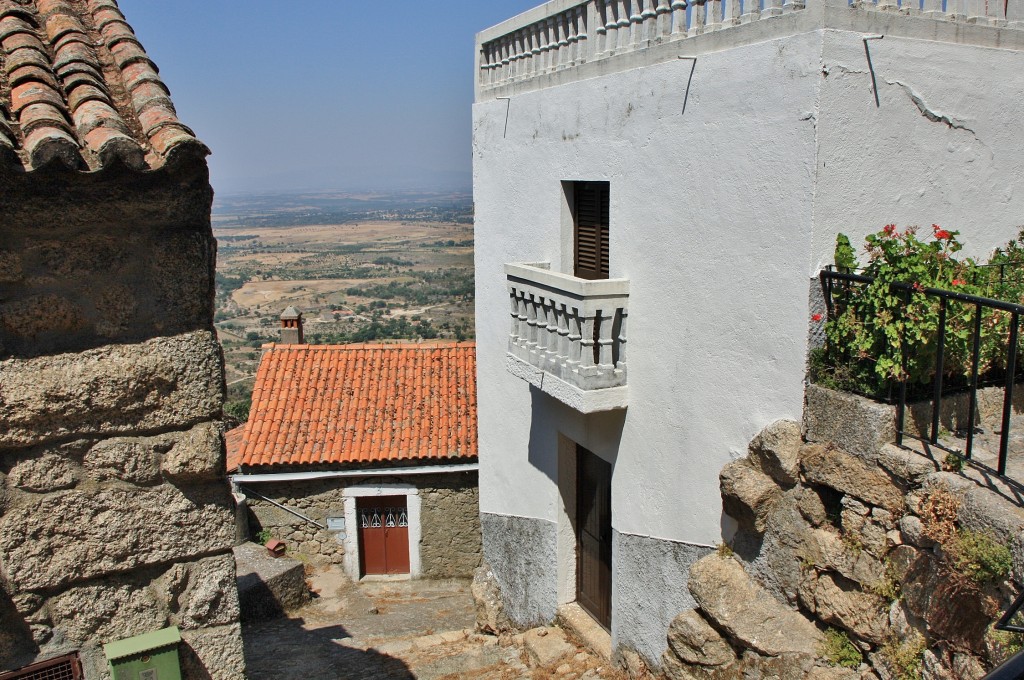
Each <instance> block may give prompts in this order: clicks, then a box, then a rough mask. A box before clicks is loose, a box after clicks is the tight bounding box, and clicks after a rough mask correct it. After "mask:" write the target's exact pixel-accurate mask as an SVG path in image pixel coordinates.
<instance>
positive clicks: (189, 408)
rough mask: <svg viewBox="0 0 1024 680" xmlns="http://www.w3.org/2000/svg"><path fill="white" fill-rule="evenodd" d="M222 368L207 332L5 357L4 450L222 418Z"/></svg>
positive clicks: (0, 406)
mask: <svg viewBox="0 0 1024 680" xmlns="http://www.w3.org/2000/svg"><path fill="white" fill-rule="evenodd" d="M222 375H223V373H222V370H221V359H220V347H219V345H218V344H217V340H216V338H215V337H214V335H213V333H210V332H207V331H198V332H194V333H186V334H183V335H178V336H174V337H162V338H156V339H153V340H148V341H146V342H142V343H138V344H132V345H107V346H105V347H99V348H96V349H92V350H88V351H85V352H80V353H78V354H59V355H54V356H44V357H36V358H32V359H8V360H5V361H0V449H2V448H20V447H28V446H33V445H37V444H42V443H46V442H49V441H53V440H56V439H66V438H71V437H81V436H87V435H89V434H96V433H119V432H132V431H136V430H156V429H168V428H174V427H186V426H189V425H192V424H193V423H196V422H199V421H202V420H211V419H215V418H217V417H219V415H220V408H221V404H222V401H223V397H222V394H221V380H222Z"/></svg>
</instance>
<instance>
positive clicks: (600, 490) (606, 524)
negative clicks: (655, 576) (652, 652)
mask: <svg viewBox="0 0 1024 680" xmlns="http://www.w3.org/2000/svg"><path fill="white" fill-rule="evenodd" d="M576 493H577V500H576V601H577V602H578V603H579V605H580V606H581V607H583V608H584V609H586V610H587V611H588V612H589V613H590V615H591V616H593V617H594V619H596V620H597V622H598V623H600V624H601V625H602V626H604V627H605V628H608V629H611V625H612V466H611V465H610V464H609V463H606V462H605V461H603V460H601V459H600V458H598V457H597V456H595V455H594V454H593V453H591V452H590V451H588V450H587V449H585V448H583V447H582V446H579V445H577V446H576Z"/></svg>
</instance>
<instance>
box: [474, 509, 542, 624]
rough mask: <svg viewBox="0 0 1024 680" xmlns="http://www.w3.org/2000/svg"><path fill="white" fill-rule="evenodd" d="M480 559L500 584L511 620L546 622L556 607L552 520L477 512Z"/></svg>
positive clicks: (516, 622)
mask: <svg viewBox="0 0 1024 680" xmlns="http://www.w3.org/2000/svg"><path fill="white" fill-rule="evenodd" d="M480 526H481V529H482V530H483V543H484V560H485V561H486V562H487V563H488V564H489V565H490V566H491V570H492V571H493V572H494V575H495V576H496V577H497V579H498V583H499V584H500V586H501V593H502V599H503V600H504V602H505V611H506V613H507V614H508V616H509V619H511V621H512V623H513V624H515V625H517V626H520V627H523V628H529V627H532V626H538V625H544V624H548V623H550V622H551V621H553V620H554V618H555V614H556V613H557V610H558V584H557V565H558V550H557V545H556V538H557V530H556V525H555V523H554V522H548V521H545V520H542V519H530V518H526V517H515V516H512V515H498V514H491V513H480Z"/></svg>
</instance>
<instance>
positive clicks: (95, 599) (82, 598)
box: [47, 577, 170, 645]
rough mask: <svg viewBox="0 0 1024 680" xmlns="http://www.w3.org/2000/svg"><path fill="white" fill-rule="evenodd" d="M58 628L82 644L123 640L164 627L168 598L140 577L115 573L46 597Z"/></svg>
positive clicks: (78, 643) (63, 634)
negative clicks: (159, 593)
mask: <svg viewBox="0 0 1024 680" xmlns="http://www.w3.org/2000/svg"><path fill="white" fill-rule="evenodd" d="M47 608H48V609H49V613H50V618H51V621H52V623H53V625H54V628H55V631H56V632H58V633H60V634H61V635H62V636H63V638H64V639H65V640H67V641H68V642H70V643H72V644H74V645H81V644H83V643H86V642H88V641H90V640H92V639H93V638H98V639H100V640H101V641H103V642H110V641H113V640H120V639H122V638H126V637H131V636H133V635H138V634H140V633H145V632H149V631H153V630H158V629H160V628H164V627H165V626H166V625H167V623H168V619H169V614H170V612H169V610H168V608H167V602H166V601H165V600H162V599H160V598H159V597H157V595H156V593H155V592H153V590H152V589H151V588H149V587H147V584H146V583H145V582H144V581H143V580H141V579H139V578H137V577H134V578H133V577H127V578H125V577H112V578H108V579H101V580H100V581H98V582H93V583H89V584H87V585H83V586H79V587H73V588H69V589H68V590H66V591H64V592H63V593H61V594H59V595H57V596H55V597H52V598H50V599H49V600H48V601H47Z"/></svg>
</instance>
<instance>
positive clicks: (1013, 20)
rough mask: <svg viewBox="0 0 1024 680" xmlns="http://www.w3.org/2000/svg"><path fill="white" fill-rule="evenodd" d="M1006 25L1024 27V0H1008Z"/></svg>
mask: <svg viewBox="0 0 1024 680" xmlns="http://www.w3.org/2000/svg"><path fill="white" fill-rule="evenodd" d="M997 1H998V0H997ZM1006 25H1007V26H1008V27H1010V28H1024V0H1007V3H1006Z"/></svg>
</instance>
